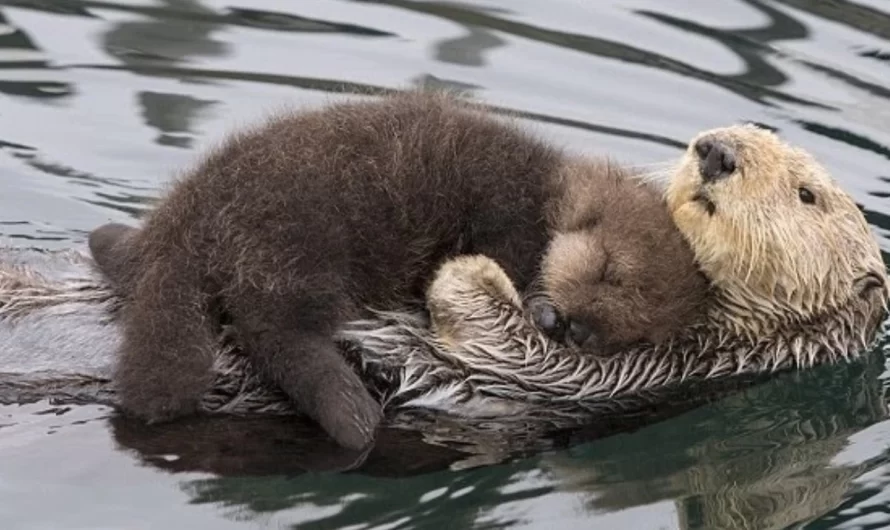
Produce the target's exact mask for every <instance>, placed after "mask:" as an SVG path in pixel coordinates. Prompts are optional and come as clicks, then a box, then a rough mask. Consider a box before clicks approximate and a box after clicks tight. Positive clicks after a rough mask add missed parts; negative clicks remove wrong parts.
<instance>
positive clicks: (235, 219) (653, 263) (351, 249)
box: [90, 92, 706, 448]
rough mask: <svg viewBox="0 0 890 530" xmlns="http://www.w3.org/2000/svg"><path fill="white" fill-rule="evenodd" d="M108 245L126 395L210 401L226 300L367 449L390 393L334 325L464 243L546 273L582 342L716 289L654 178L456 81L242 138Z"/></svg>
mask: <svg viewBox="0 0 890 530" xmlns="http://www.w3.org/2000/svg"><path fill="white" fill-rule="evenodd" d="M598 194H601V195H598ZM633 204H638V206H636V207H633V206H632V205H633ZM636 216H639V217H636ZM613 219H614V220H613ZM90 249H91V252H92V254H93V257H94V259H95V260H96V262H97V263H98V265H99V267H100V269H101V270H102V271H103V272H104V273H105V274H106V275H107V276H108V277H109V278H110V279H111V281H112V282H114V283H116V284H117V286H118V290H119V291H120V292H122V293H124V294H126V295H128V298H129V299H128V301H127V303H126V304H125V306H124V310H123V313H122V322H123V346H122V355H121V358H120V362H119V364H118V366H117V370H116V374H115V375H116V381H117V384H118V385H119V391H120V394H121V402H122V406H123V408H124V409H125V410H128V411H129V412H131V413H133V414H135V415H137V416H141V417H143V418H145V419H147V420H148V421H152V422H154V421H163V420H167V419H171V418H174V417H177V416H180V415H183V414H187V413H190V412H192V411H194V410H195V409H196V407H197V406H198V403H199V401H200V398H201V396H202V394H203V393H204V392H205V391H206V390H207V388H208V387H209V385H210V384H211V383H212V373H211V364H212V361H213V352H214V348H215V345H216V342H215V338H216V336H215V334H214V330H213V324H214V321H215V319H216V317H215V316H212V315H213V313H212V312H211V309H216V308H221V309H222V311H224V312H225V314H226V316H227V317H228V318H230V319H231V322H232V325H233V327H234V329H235V330H236V335H237V339H238V341H239V343H241V344H242V345H243V346H244V347H245V348H244V349H245V350H246V351H247V352H248V353H249V355H250V356H251V357H252V359H253V361H254V363H255V364H256V366H257V368H258V370H259V372H260V373H261V374H263V375H264V376H265V377H266V378H268V379H269V380H270V381H271V382H273V383H275V384H276V385H278V386H279V387H280V388H281V389H282V390H283V391H284V392H285V393H286V394H287V395H288V396H290V398H291V399H293V401H294V402H295V404H296V405H297V406H298V408H299V409H301V410H302V411H303V412H305V413H306V414H308V415H309V416H310V417H312V418H313V419H315V420H316V421H317V422H318V423H319V424H320V425H321V426H322V428H323V429H325V431H327V432H328V434H330V435H331V436H332V438H334V440H335V441H336V442H338V443H339V444H341V445H344V446H346V447H351V448H361V447H365V446H367V445H368V444H369V443H371V442H372V441H373V431H374V429H375V427H376V425H377V424H378V423H379V421H380V420H381V409H380V405H379V404H378V403H376V402H375V401H374V400H373V399H372V398H371V396H370V394H369V393H368V392H367V390H366V389H365V388H364V386H363V384H362V381H361V380H360V379H359V377H358V376H357V375H356V373H355V372H354V371H353V370H352V368H351V367H350V366H349V365H348V364H347V363H346V361H345V360H344V359H343V358H342V357H341V355H340V354H339V351H338V349H337V347H336V345H335V342H334V340H333V338H332V336H333V334H334V332H335V331H336V330H337V328H338V327H339V326H340V325H341V324H343V323H344V322H346V321H349V320H353V319H356V318H358V317H359V316H361V315H362V314H363V311H364V310H365V308H366V307H369V306H371V307H374V308H382V309H386V308H405V307H408V306H410V305H411V304H412V303H415V302H416V303H418V304H420V303H422V300H423V295H424V290H425V289H426V287H427V285H428V283H429V281H430V279H431V277H432V275H433V273H434V272H435V270H436V268H437V267H438V266H439V264H440V263H441V262H442V261H443V260H445V259H447V258H449V257H452V256H456V255H460V254H467V253H477V254H483V255H486V256H488V257H490V258H491V259H493V260H495V262H497V263H498V265H499V266H500V267H502V268H503V269H504V270H505V271H506V273H507V275H508V277H509V278H510V279H511V280H512V281H513V282H514V283H515V284H516V285H517V287H518V288H519V289H520V290H521V291H523V292H529V291H531V290H534V289H536V288H537V286H538V285H541V284H543V285H544V287H545V292H546V291H547V290H548V289H549V291H550V292H546V295H547V298H548V299H550V300H552V302H553V305H554V306H555V307H556V308H558V310H559V312H560V315H564V318H565V319H566V321H568V322H569V323H570V324H569V326H568V327H569V329H570V330H572V335H573V336H574V337H576V338H578V339H580V340H579V342H584V341H585V340H587V337H588V336H590V335H594V336H595V337H596V339H597V343H599V344H603V345H617V344H624V343H631V342H636V341H640V340H658V339H660V338H662V337H663V336H664V335H665V333H666V332H667V330H670V329H675V328H676V326H677V320H678V318H677V317H675V315H677V316H679V317H688V318H689V319H690V320H694V318H695V316H696V315H697V314H698V312H699V306H700V304H699V302H700V301H701V300H703V299H704V294H703V293H704V292H705V291H706V282H705V280H704V278H703V277H702V276H701V275H700V274H699V273H698V271H697V269H696V267H695V265H694V260H693V257H692V254H691V251H690V250H689V248H688V246H687V245H686V244H685V242H684V241H683V239H682V236H681V235H680V234H679V233H678V232H677V231H676V228H675V227H674V226H673V224H672V223H671V220H670V217H669V215H668V214H667V211H666V210H665V208H664V206H663V204H662V203H661V201H660V199H659V196H658V194H657V193H656V192H655V191H654V190H647V188H646V185H645V184H644V183H642V182H639V181H636V180H634V179H631V178H629V176H628V175H627V174H626V173H625V172H624V171H622V170H621V169H620V168H618V167H616V166H614V165H610V164H593V163H590V162H584V161H581V160H574V159H571V158H569V157H566V156H564V155H563V154H562V153H561V152H559V151H558V150H556V149H554V148H552V147H550V146H548V145H546V144H544V143H543V142H540V141H538V140H536V139H534V138H533V137H531V136H529V135H528V134H525V133H523V132H521V131H520V130H519V128H518V127H516V126H514V125H512V124H509V123H506V122H504V121H501V120H496V119H495V118H494V117H493V116H489V115H486V114H485V113H483V112H482V111H481V110H480V109H478V108H475V106H473V105H471V104H469V103H462V102H460V101H458V100H457V99H455V98H453V97H451V96H448V95H447V94H444V93H421V92H408V93H402V94H398V95H395V96H389V97H385V98H382V99H378V100H375V101H365V102H346V103H340V104H333V105H330V106H328V107H326V108H324V109H321V110H315V111H308V112H299V113H292V114H286V115H284V116H280V117H277V118H275V119H272V120H270V121H269V122H268V123H266V124H264V125H263V126H262V127H260V128H257V129H254V130H251V131H246V132H242V133H240V134H236V135H235V136H234V137H232V138H231V139H230V140H228V141H227V142H225V143H224V144H223V145H222V146H221V147H220V148H218V149H217V150H216V151H215V152H213V153H210V154H209V155H208V156H207V157H206V158H205V159H204V160H203V161H202V162H201V163H200V165H198V167H196V168H195V169H194V170H192V171H191V172H189V173H188V174H187V175H186V176H185V178H183V179H181V180H180V181H179V182H177V183H176V184H175V185H174V186H173V188H172V189H171V190H170V192H169V193H168V194H167V196H166V198H165V199H164V200H163V201H162V202H161V203H160V204H159V205H158V206H157V208H156V209H155V210H154V211H153V212H152V213H151V214H150V215H149V216H148V218H147V219H146V221H145V223H144V226H143V228H142V229H140V230H132V229H128V228H126V227H122V226H121V225H106V226H104V227H101V228H99V229H97V230H96V231H94V232H93V233H92V234H91V236H90ZM668 271H669V272H668ZM539 280H540V281H539ZM598 286H599V287H598ZM610 314H611V317H610ZM610 319H611V322H610ZM664 319H667V322H668V324H667V325H662V324H659V322H658V321H659V320H664ZM633 321H637V322H639V323H633V324H631V322H633ZM572 324H574V325H572ZM551 327H552V326H551ZM591 330H592V333H591ZM650 330H652V333H650Z"/></svg>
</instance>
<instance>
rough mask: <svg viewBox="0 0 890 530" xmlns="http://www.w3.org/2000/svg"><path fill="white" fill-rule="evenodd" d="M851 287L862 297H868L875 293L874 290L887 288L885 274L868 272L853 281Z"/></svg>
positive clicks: (878, 290)
mask: <svg viewBox="0 0 890 530" xmlns="http://www.w3.org/2000/svg"><path fill="white" fill-rule="evenodd" d="M853 288H854V289H855V290H856V292H857V293H859V296H860V297H862V298H868V297H869V296H872V295H873V294H875V292H881V291H884V292H886V290H887V275H886V274H880V273H877V272H874V271H872V272H868V273H866V274H865V275H864V276H860V277H859V278H857V279H856V281H855V282H854V283H853Z"/></svg>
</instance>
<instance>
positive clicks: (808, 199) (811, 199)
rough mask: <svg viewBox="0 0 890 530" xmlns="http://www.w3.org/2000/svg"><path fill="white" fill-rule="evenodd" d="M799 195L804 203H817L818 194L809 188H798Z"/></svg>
mask: <svg viewBox="0 0 890 530" xmlns="http://www.w3.org/2000/svg"><path fill="white" fill-rule="evenodd" d="M797 195H798V196H799V197H800V202H802V203H804V204H815V203H816V196H815V195H814V194H813V192H812V191H810V190H809V189H808V188H804V187H801V188H800V189H798V190H797Z"/></svg>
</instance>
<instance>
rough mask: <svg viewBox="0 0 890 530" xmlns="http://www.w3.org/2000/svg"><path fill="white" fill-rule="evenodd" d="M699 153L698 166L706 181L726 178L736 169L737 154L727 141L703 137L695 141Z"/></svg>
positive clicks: (696, 150)
mask: <svg viewBox="0 0 890 530" xmlns="http://www.w3.org/2000/svg"><path fill="white" fill-rule="evenodd" d="M695 152H696V153H697V154H698V157H699V161H698V168H699V172H701V176H702V179H703V180H704V181H705V182H713V181H715V180H720V179H722V178H726V177H728V176H730V175H731V174H732V172H733V171H735V154H734V153H733V152H732V148H731V147H730V146H729V145H727V144H726V143H725V142H721V141H719V140H715V139H713V138H702V139H701V140H699V141H697V142H695Z"/></svg>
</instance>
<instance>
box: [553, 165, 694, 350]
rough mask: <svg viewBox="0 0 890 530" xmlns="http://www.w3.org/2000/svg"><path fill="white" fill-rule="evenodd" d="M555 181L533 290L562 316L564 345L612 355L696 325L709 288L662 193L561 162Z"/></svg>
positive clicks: (629, 177)
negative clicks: (548, 232) (550, 221)
mask: <svg viewBox="0 0 890 530" xmlns="http://www.w3.org/2000/svg"><path fill="white" fill-rule="evenodd" d="M560 173H561V179H560V191H561V195H560V198H559V200H558V201H556V203H555V204H556V214H555V216H554V218H555V223H554V230H553V237H552V240H551V242H550V244H549V247H548V250H547V253H546V255H545V258H544V262H543V266H542V281H541V283H542V285H543V287H544V291H545V292H546V293H547V295H548V296H549V297H550V299H552V300H553V303H554V305H555V306H556V309H557V310H558V313H559V314H562V315H566V316H567V317H566V318H565V319H564V320H566V322H563V326H564V327H565V328H567V329H566V330H565V332H566V333H567V335H568V337H569V338H571V339H573V342H575V343H576V344H577V346H579V347H581V348H582V349H584V350H585V351H589V352H598V353H610V352H614V351H617V350H619V349H621V348H623V347H627V346H628V345H630V344H632V343H634V342H638V341H641V340H642V341H645V342H648V343H654V344H657V343H660V342H662V341H664V340H667V339H668V338H669V337H670V336H671V335H673V334H675V333H677V331H678V330H681V329H683V328H684V327H687V326H689V325H692V324H695V323H700V322H702V321H703V319H704V316H705V315H706V311H707V304H708V282H707V280H706V278H705V277H704V275H702V274H701V273H700V272H699V270H698V269H697V267H695V266H694V265H693V264H694V262H695V255H694V254H693V252H692V249H691V248H690V247H689V245H688V244H687V243H686V242H685V241H684V240H683V237H682V235H681V234H680V233H679V231H678V230H677V227H676V225H674V223H673V221H672V220H671V217H670V214H669V213H668V211H667V209H666V208H665V205H664V199H663V193H662V192H661V191H660V190H659V189H658V188H657V187H656V186H653V185H651V184H650V183H647V182H645V181H643V180H642V179H641V178H639V177H638V176H635V175H634V174H633V173H630V172H629V171H628V170H627V169H623V168H621V167H619V166H617V165H615V164H613V163H610V162H607V161H602V160H588V159H578V160H574V161H568V162H567V163H566V164H565V165H564V166H563V167H562V168H561V170H560ZM579 328H580V329H579ZM585 328H586V329H585Z"/></svg>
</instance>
